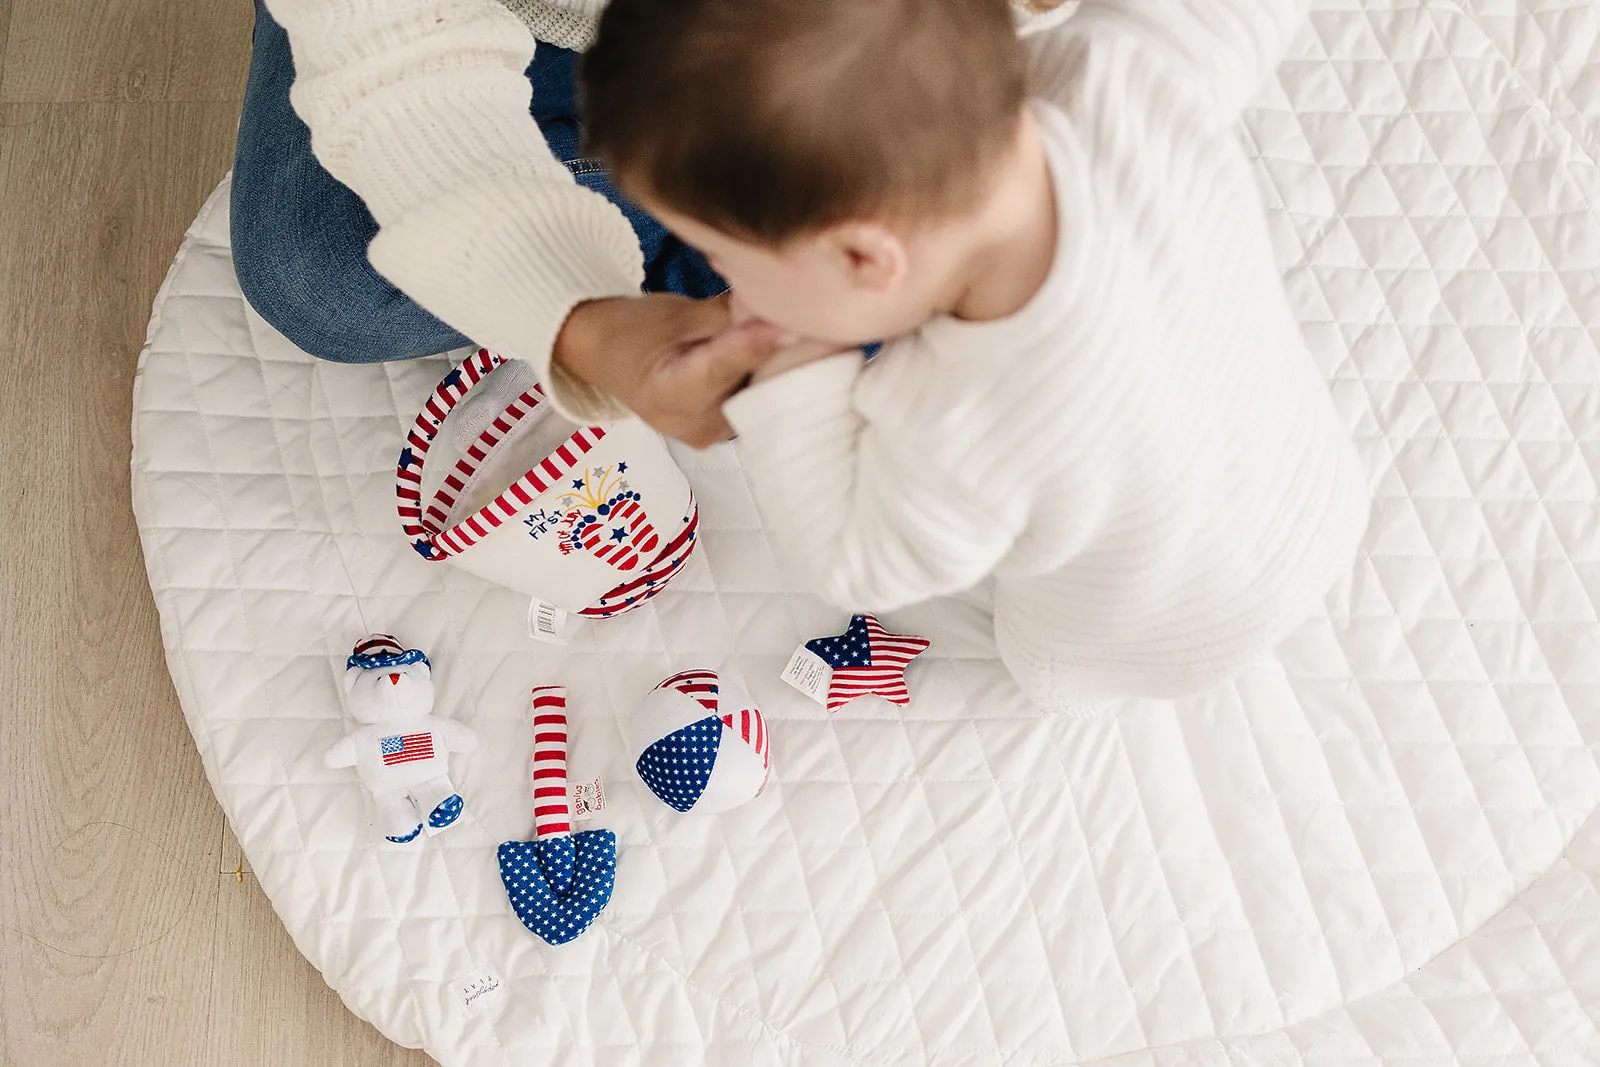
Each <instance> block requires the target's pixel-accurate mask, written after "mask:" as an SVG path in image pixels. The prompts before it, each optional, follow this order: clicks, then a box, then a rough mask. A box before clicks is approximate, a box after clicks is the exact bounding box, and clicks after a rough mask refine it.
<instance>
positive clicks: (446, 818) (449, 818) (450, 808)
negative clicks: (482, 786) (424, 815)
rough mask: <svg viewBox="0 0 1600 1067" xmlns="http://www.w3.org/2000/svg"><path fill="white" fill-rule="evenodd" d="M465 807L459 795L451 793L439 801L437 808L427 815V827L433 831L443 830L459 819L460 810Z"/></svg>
mask: <svg viewBox="0 0 1600 1067" xmlns="http://www.w3.org/2000/svg"><path fill="white" fill-rule="evenodd" d="M465 806H466V804H465V802H464V801H463V800H462V799H461V794H460V793H452V794H450V795H449V796H447V797H445V798H444V799H443V800H441V801H439V806H438V807H436V808H434V809H433V811H431V812H429V813H428V825H429V826H431V827H433V828H434V829H435V830H440V829H443V828H444V827H446V826H449V825H450V824H451V823H453V822H455V821H456V820H457V819H459V818H461V809H462V808H464V807H465Z"/></svg>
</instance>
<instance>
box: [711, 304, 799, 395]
mask: <svg viewBox="0 0 1600 1067" xmlns="http://www.w3.org/2000/svg"><path fill="white" fill-rule="evenodd" d="M779 336H780V333H779V331H778V329H777V328H776V327H774V326H773V325H772V324H771V323H766V322H746V323H741V324H740V325H738V326H730V327H729V328H728V329H726V330H723V331H722V332H721V333H719V334H717V335H716V336H715V337H713V338H711V339H710V340H709V341H706V342H705V343H704V344H702V345H700V346H699V347H697V348H696V349H695V351H694V359H695V361H696V363H697V364H698V365H699V366H698V370H699V373H700V375H701V376H702V379H703V381H704V382H705V384H706V386H707V388H709V389H711V390H713V391H715V392H718V393H723V394H731V393H733V392H734V390H735V389H737V388H738V386H739V385H740V383H742V382H743V381H744V380H745V379H746V378H747V377H749V376H750V374H751V373H752V372H753V371H755V369H756V368H757V367H759V366H761V364H763V363H765V362H766V361H767V360H769V359H771V358H772V356H773V353H774V352H776V351H777V350H778V341H779Z"/></svg>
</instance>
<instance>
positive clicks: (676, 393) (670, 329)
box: [554, 293, 780, 448]
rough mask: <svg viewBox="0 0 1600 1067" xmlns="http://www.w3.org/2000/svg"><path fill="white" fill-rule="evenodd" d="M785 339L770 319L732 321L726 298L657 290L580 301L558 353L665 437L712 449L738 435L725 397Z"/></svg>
mask: <svg viewBox="0 0 1600 1067" xmlns="http://www.w3.org/2000/svg"><path fill="white" fill-rule="evenodd" d="M779 341H780V333H779V331H778V330H777V329H776V328H775V327H773V326H772V325H771V324H769V323H765V322H743V323H734V322H733V321H732V317H731V315H730V312H729V306H728V301H727V300H726V299H716V300H689V299H687V298H685V297H681V296H671V295H668V294H665V293H651V294H647V295H644V296H637V297H619V298H614V299H608V300H591V301H588V302H586V303H582V304H579V305H578V306H577V307H576V308H574V309H573V310H572V313H571V314H570V315H568V316H567V321H566V323H565V324H564V325H563V326H562V327H561V332H560V334H558V335H557V337H556V346H555V353H554V359H555V361H556V362H557V363H559V364H560V365H561V366H563V367H565V368H566V370H567V371H568V372H569V373H571V374H573V375H575V376H576V377H578V378H581V379H583V380H584V381H586V382H588V383H589V384H590V385H592V386H594V387H595V388H597V389H602V390H604V391H605V392H607V393H609V394H611V395H612V396H614V397H616V398H617V399H618V400H620V401H622V403H624V404H626V405H627V406H628V407H630V408H632V409H633V411H634V412H635V413H637V414H638V415H639V417H640V418H642V419H644V420H645V421H646V422H648V423H649V424H650V425H651V426H653V427H655V428H656V429H657V430H659V431H661V432H662V433H664V434H666V435H667V436H669V437H676V438H678V439H679V440H681V441H684V442H686V443H688V444H690V445H693V446H694V447H696V448H706V447H708V446H710V445H713V444H715V443H717V442H718V441H725V440H727V439H728V438H729V437H730V436H732V430H731V429H729V427H728V423H727V421H726V420H724V419H723V417H722V402H723V401H724V400H726V399H728V397H730V396H732V395H733V394H734V393H736V392H738V391H739V389H741V388H742V387H743V386H744V384H745V383H746V382H747V381H748V380H749V378H750V376H751V374H752V373H753V372H754V371H755V370H756V369H757V368H758V367H760V366H761V365H762V364H763V363H765V362H766V361H767V360H768V359H770V358H771V356H772V354H773V352H774V351H775V350H776V349H777V347H778V344H779Z"/></svg>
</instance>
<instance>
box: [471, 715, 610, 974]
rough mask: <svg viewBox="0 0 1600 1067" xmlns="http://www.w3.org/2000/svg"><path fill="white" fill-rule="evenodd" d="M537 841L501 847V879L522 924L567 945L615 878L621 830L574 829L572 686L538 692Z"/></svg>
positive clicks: (590, 917) (598, 907) (603, 900)
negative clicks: (569, 701) (569, 754)
mask: <svg viewBox="0 0 1600 1067" xmlns="http://www.w3.org/2000/svg"><path fill="white" fill-rule="evenodd" d="M533 832H534V840H532V841H506V842H504V843H503V844H502V845H501V846H500V851H499V856H500V880H501V881H503V882H504V883H505V885H506V895H507V896H509V897H510V898H511V910H512V911H515V912H516V913H517V918H519V919H521V920H522V925H524V926H526V927H527V928H528V929H530V930H532V931H533V932H534V933H536V934H538V935H539V936H540V937H542V938H544V939H545V940H546V941H548V942H550V944H552V945H564V944H566V943H567V942H568V941H571V940H572V939H573V938H575V937H577V936H578V935H579V934H581V933H583V932H584V931H585V930H587V929H589V924H590V923H592V922H594V920H595V918H596V917H597V916H598V915H599V914H600V912H601V910H602V909H603V908H604V907H605V906H606V905H607V904H608V903H610V901H611V887H612V886H613V885H615V884H616V881H617V835H616V834H614V833H612V832H611V831H610V830H584V831H583V832H582V833H577V834H575V833H573V832H572V815H571V812H570V811H569V809H568V801H567V691H566V690H565V689H564V688H562V687H561V686H555V685H550V686H538V687H535V689H534V690H533Z"/></svg>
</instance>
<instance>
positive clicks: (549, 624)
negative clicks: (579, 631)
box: [528, 600, 569, 645]
mask: <svg viewBox="0 0 1600 1067" xmlns="http://www.w3.org/2000/svg"><path fill="white" fill-rule="evenodd" d="M568 618H569V616H568V615H567V613H566V611H565V610H563V609H562V608H558V607H556V606H555V605H554V604H552V603H550V602H549V601H547V600H535V601H534V602H533V603H531V604H529V605H528V636H529V637H531V638H534V639H535V640H537V641H548V642H550V643H551V644H554V645H564V644H566V643H567V620H568Z"/></svg>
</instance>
